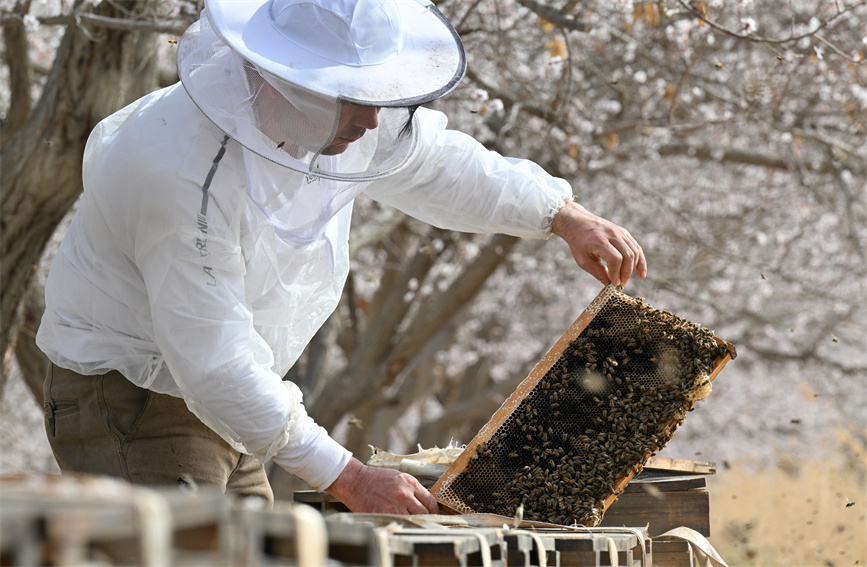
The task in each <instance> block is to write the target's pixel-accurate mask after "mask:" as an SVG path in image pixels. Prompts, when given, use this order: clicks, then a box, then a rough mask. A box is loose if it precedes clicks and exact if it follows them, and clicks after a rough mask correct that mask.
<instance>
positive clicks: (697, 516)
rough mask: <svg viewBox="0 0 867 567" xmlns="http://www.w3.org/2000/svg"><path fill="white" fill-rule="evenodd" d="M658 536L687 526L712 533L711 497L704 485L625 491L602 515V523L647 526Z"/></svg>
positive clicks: (650, 531)
mask: <svg viewBox="0 0 867 567" xmlns="http://www.w3.org/2000/svg"><path fill="white" fill-rule="evenodd" d="M644 525H648V526H649V527H648V534H649V535H650V537H655V536H658V535H660V534H663V533H665V532H667V531H668V530H670V529H672V528H677V527H680V526H685V527H688V528H692V529H694V530H695V531H697V532H698V533H700V534H701V535H703V536H709V535H710V500H709V498H708V494H707V491H706V490H704V489H693V490H679V491H674V492H659V493H656V494H653V495H651V494H647V493H642V492H624V493H623V494H621V495H620V498H618V499H617V501H616V502H615V503H614V504H613V505H611V507H610V508H608V510H607V511H606V512H605V515H604V516H603V517H602V524H601V526H603V527H604V526H644Z"/></svg>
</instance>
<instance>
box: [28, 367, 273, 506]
mask: <svg viewBox="0 0 867 567" xmlns="http://www.w3.org/2000/svg"><path fill="white" fill-rule="evenodd" d="M44 394H45V406H44V411H45V430H46V432H47V434H48V441H49V443H50V444H51V449H52V451H54V457H55V458H56V459H57V463H58V464H59V465H60V470H61V471H63V472H69V473H84V474H95V475H108V476H113V477H117V478H122V479H125V480H127V481H129V482H131V483H133V484H142V485H149V486H166V485H172V486H177V485H180V486H186V485H198V486H201V487H203V488H205V487H216V488H219V489H220V490H223V491H224V492H225V491H229V492H233V493H237V494H240V495H242V496H258V497H261V498H265V499H266V500H267V501H268V502H269V503H270V502H273V500H274V496H273V492H272V491H271V486H270V484H269V483H268V477H267V475H266V474H265V468H264V466H263V465H262V463H261V462H260V461H259V460H258V459H257V458H255V457H253V456H251V455H246V454H243V453H239V452H238V451H236V450H234V449H233V448H232V447H231V446H229V444H228V443H226V442H225V441H224V440H223V439H222V438H221V437H220V436H219V435H217V434H216V433H214V431H212V430H211V429H210V428H208V427H207V426H206V425H204V424H203V423H202V422H201V421H199V419H198V418H197V417H196V416H195V415H194V414H193V413H192V412H190V410H188V409H187V406H186V403H184V401H183V400H182V399H180V398H176V397H174V396H169V395H166V394H157V393H155V392H151V391H149V390H146V389H144V388H140V387H138V386H136V385H135V384H133V383H132V382H130V381H129V380H127V379H126V378H125V377H124V376H123V375H122V374H121V373H120V372H117V371H112V372H109V373H108V374H103V375H96V376H84V375H81V374H77V373H75V372H72V371H71V370H67V369H65V368H61V367H59V366H56V365H54V364H52V365H50V367H49V369H48V375H47V376H46V378H45V384H44Z"/></svg>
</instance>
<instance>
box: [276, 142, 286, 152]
mask: <svg viewBox="0 0 867 567" xmlns="http://www.w3.org/2000/svg"><path fill="white" fill-rule="evenodd" d="M285 145H286V142H280V143H279V144H277V149H278V150H279V149H282V148H283V146H285Z"/></svg>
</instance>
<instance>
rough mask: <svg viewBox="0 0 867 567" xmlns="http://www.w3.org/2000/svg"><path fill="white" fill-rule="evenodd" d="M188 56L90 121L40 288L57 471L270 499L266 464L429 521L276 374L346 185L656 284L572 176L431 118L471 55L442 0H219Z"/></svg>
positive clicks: (316, 279)
mask: <svg viewBox="0 0 867 567" xmlns="http://www.w3.org/2000/svg"><path fill="white" fill-rule="evenodd" d="M177 49H178V56H177V63H178V71H179V75H180V78H181V81H180V83H178V84H176V85H174V86H171V87H168V88H165V89H162V90H160V91H157V92H154V93H152V94H150V95H148V96H145V97H144V98H142V99H140V100H138V101H136V102H134V103H132V104H130V105H129V106H127V107H126V108H124V109H122V110H120V111H119V112H117V113H115V114H114V115H112V116H110V117H108V118H107V119H105V120H104V121H102V122H101V123H100V124H99V125H98V126H97V127H96V128H95V129H94V131H93V133H92V134H91V136H90V139H89V140H88V143H87V147H86V150H85V154H84V166H83V179H84V188H85V190H84V195H83V197H82V199H81V202H80V205H79V208H78V211H77V213H76V214H75V217H74V219H73V221H72V224H71V226H70V228H69V231H68V233H67V235H66V238H65V239H64V241H63V243H62V245H61V247H60V250H59V252H58V254H57V257H56V259H55V261H54V264H53V265H52V267H51V271H50V274H49V277H48V282H47V284H46V311H45V316H44V318H43V321H42V325H41V327H40V329H39V334H38V337H37V341H38V344H39V346H40V348H41V349H42V350H43V351H44V352H45V353H46V354H47V355H48V357H49V358H50V359H51V361H52V363H53V364H52V365H51V370H50V372H49V374H48V376H47V377H46V382H45V400H46V401H45V418H46V419H45V421H46V430H47V433H48V438H49V441H50V442H51V445H52V448H53V450H54V454H55V456H56V458H57V461H58V463H59V464H60V467H61V469H62V470H64V471H75V472H84V473H96V474H107V475H113V476H117V477H122V478H125V479H127V480H129V481H131V482H133V483H141V484H151V485H154V484H175V483H180V484H185V483H190V484H191V483H196V484H198V485H202V486H218V487H221V488H222V489H224V490H229V491H233V492H236V493H240V494H243V495H259V496H262V497H264V498H266V499H269V500H271V499H272V498H273V496H272V493H271V489H270V486H269V485H268V481H267V478H266V476H265V472H264V467H263V464H262V463H263V462H264V461H267V460H268V459H273V461H274V462H275V463H277V464H278V465H280V466H281V467H283V468H285V469H286V470H287V471H289V472H290V473H292V474H295V475H298V476H299V477H300V478H302V479H304V480H305V481H307V482H308V483H309V484H310V485H311V486H313V487H314V488H316V489H317V490H324V491H327V492H329V493H331V494H332V495H334V496H335V497H337V498H338V499H340V500H341V501H342V502H344V503H345V504H346V505H347V506H348V507H349V508H350V509H352V510H354V511H370V512H394V513H423V512H429V511H430V512H432V511H436V510H437V503H436V501H435V500H434V498H433V497H432V496H431V495H430V493H428V492H427V491H426V490H425V489H424V488H422V487H421V486H420V485H419V484H418V482H416V481H415V479H414V478H413V477H411V476H408V475H405V474H402V473H399V472H397V471H394V470H390V469H381V468H373V467H368V466H366V465H363V464H362V463H361V462H359V461H358V460H356V459H354V458H353V457H352V456H351V454H350V453H349V452H348V451H347V450H346V449H344V448H343V447H342V446H341V445H339V444H338V443H337V442H336V441H334V440H333V439H332V438H331V437H330V436H329V435H328V433H327V432H326V431H325V430H324V429H323V428H321V427H320V426H318V425H317V424H316V423H315V422H314V421H313V420H312V419H311V418H310V417H309V416H308V415H307V413H306V412H305V409H304V406H303V405H302V399H301V392H300V391H299V389H298V388H297V387H296V386H295V385H294V384H292V383H291V382H284V381H283V380H282V376H284V375H285V374H286V372H287V371H288V370H289V368H290V367H291V366H292V365H293V364H294V363H295V361H296V360H297V359H298V357H299V356H300V355H301V353H302V350H303V349H304V347H305V345H306V344H307V343H308V341H309V340H310V339H311V337H312V336H313V335H314V333H315V332H316V331H317V329H319V327H320V326H321V325H322V323H323V322H324V321H325V320H326V319H327V318H328V316H329V315H330V314H331V313H332V312H333V311H334V309H335V307H336V306H337V303H338V300H339V298H340V296H341V290H342V289H343V285H344V282H345V280H346V277H347V274H348V272H349V255H348V245H347V242H348V238H349V225H350V216H351V211H352V203H353V199H354V198H355V197H356V196H358V195H359V194H361V193H366V194H367V195H369V196H370V197H372V198H373V199H376V200H377V201H379V202H381V203H384V204H386V205H390V206H393V207H396V208H398V209H400V210H402V211H404V212H405V213H407V214H410V215H412V216H414V217H416V218H419V219H421V220H424V221H427V222H429V223H431V224H434V225H437V226H439V227H444V228H448V229H452V230H458V231H467V232H477V233H480V232H500V233H507V234H512V235H516V236H521V237H527V238H547V237H548V236H550V235H551V234H552V233H553V234H558V235H560V236H561V237H563V238H564V239H565V240H566V241H567V243H568V244H569V246H570V248H571V250H572V253H573V255H574V256H575V259H576V261H577V262H578V264H579V265H580V266H581V267H582V268H584V269H585V270H587V271H588V272H590V273H591V274H592V275H594V276H595V277H597V278H598V279H600V280H601V281H603V282H606V283H607V282H609V281H611V282H614V283H619V284H625V283H626V281H627V280H628V279H629V277H630V275H631V274H632V273H633V271H637V273H638V274H639V275H640V276H642V277H643V276H644V275H645V272H646V265H645V260H644V256H643V253H642V251H641V248H640V247H639V245H638V244H637V243H636V242H635V240H634V239H633V238H632V236H630V235H629V233H628V232H627V231H626V230H624V229H622V228H620V227H619V226H617V225H614V224H612V223H610V222H608V221H606V220H604V219H601V218H599V217H596V216H594V215H592V214H590V213H589V212H588V211H586V210H585V209H583V208H582V207H580V206H579V205H577V204H576V203H574V202H573V200H572V189H571V187H570V186H569V184H568V183H567V182H566V181H564V180H562V179H556V178H554V177H551V176H550V175H548V174H547V173H545V172H544V171H543V170H542V169H541V168H540V167H539V166H537V165H535V164H534V163H531V162H529V161H523V160H515V159H509V158H504V157H502V156H500V155H498V154H496V153H493V152H490V151H487V150H485V149H484V148H483V147H482V146H481V145H480V144H479V143H477V142H476V141H475V140H473V139H472V138H470V137H469V136H467V135H464V134H461V133H458V132H455V131H451V130H447V129H446V118H445V116H444V115H443V114H441V113H439V112H435V111H432V110H428V109H425V108H419V106H420V105H423V104H425V103H428V102H431V101H433V100H435V99H437V98H439V97H441V96H443V95H445V94H446V93H448V92H449V91H451V90H452V89H454V88H455V86H456V85H457V84H458V82H459V81H460V80H461V78H462V77H463V74H464V70H465V66H466V62H465V56H464V51H463V47H462V46H461V43H460V40H459V39H458V36H457V33H456V32H455V30H454V29H453V28H452V27H451V25H449V23H448V22H447V21H446V20H445V19H444V17H443V16H442V15H441V14H440V12H439V11H438V10H437V9H436V8H435V7H434V5H433V4H431V3H430V2H429V1H427V0H397V1H389V0H383V1H373V0H369V1H368V0H359V1H352V0H250V1H246V0H245V1H238V0H209V2H208V4H207V9H206V10H205V11H204V12H203V13H202V17H201V20H200V21H199V22H196V23H195V24H193V25H192V26H191V27H190V28H189V29H188V30H187V32H186V33H185V34H184V35H183V37H182V38H181V40H180V41H179V42H178V46H177Z"/></svg>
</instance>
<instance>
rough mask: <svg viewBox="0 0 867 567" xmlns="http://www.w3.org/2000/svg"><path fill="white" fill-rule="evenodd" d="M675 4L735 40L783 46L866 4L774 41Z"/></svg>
mask: <svg viewBox="0 0 867 567" xmlns="http://www.w3.org/2000/svg"><path fill="white" fill-rule="evenodd" d="M677 3H678V4H679V5H680V6H681V7H682V8H683V9H684V10H686V11H687V12H689V13H690V14H692V15H693V16H694V17H696V18H698V19H699V20H701V21H702V22H704V23H705V24H707V25H708V26H709V27H711V28H713V29H714V30H716V31H718V32H720V33H723V34H725V35H727V36H730V37H734V38H737V39H742V40H746V41H752V42H755V43H768V44H771V45H785V44H788V43H797V42H798V41H800V40H802V39H804V38H808V37H816V36H817V34H818V32H819V31H821V30H822V29H824V28H826V27H828V25H830V24H831V23H832V22H833V21H834V20H836V19H837V18H839V17H841V16H842V15H844V14H847V13H849V12H852V11H854V10H855V9H856V8H858V7H861V6H865V5H867V2H859V3H857V4H853V5H852V6H849V7H848V8H846V9H843V10H839V11H838V12H837V13H836V14H834V15H833V16H831V17H830V18H828V19H827V20H822V21H821V22H819V25H818V26H816V28H815V29H813V30H810V31H808V32H806V33H803V34H801V35H791V36H789V37H787V38H779V39H775V38H770V37H763V36H760V35H756V34H753V33H750V34H742V33H737V32H733V31H732V30H730V29H728V28H727V27H725V26H723V25H722V24H719V23H717V22H715V21H713V20H711V19H710V18H708V17H707V16H706V15H705V14H703V13H702V11H701V10H698V9H696V8H695V7H694V6H692V5H690V4H688V3H687V2H685V1H684V0H677ZM834 51H837V49H836V48H835V49H834ZM850 60H852V61H853V62H855V63H861V61H855V60H854V59H850Z"/></svg>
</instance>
